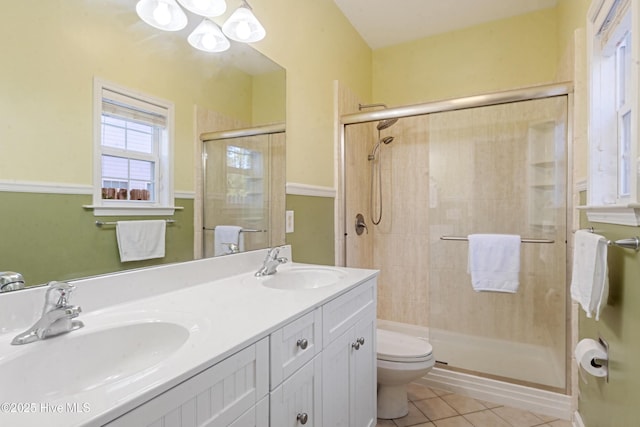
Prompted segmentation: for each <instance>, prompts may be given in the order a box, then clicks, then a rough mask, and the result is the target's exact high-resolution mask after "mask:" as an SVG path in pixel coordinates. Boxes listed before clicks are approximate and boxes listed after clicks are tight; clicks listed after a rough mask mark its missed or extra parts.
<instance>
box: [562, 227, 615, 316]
mask: <svg viewBox="0 0 640 427" xmlns="http://www.w3.org/2000/svg"><path fill="white" fill-rule="evenodd" d="M608 295H609V279H608V273H607V240H606V239H605V238H604V237H602V236H600V235H598V234H594V233H590V232H588V231H586V230H578V231H576V234H575V236H574V238H573V272H572V277H571V298H572V299H573V300H574V301H576V302H578V303H580V305H581V306H582V308H583V309H584V311H585V313H586V314H587V317H592V316H593V315H594V314H595V319H596V320H599V319H600V309H601V307H602V305H604V304H606V303H607V297H608Z"/></svg>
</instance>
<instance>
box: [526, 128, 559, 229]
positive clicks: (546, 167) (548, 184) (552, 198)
mask: <svg viewBox="0 0 640 427" xmlns="http://www.w3.org/2000/svg"><path fill="white" fill-rule="evenodd" d="M560 131H561V126H559V125H558V124H557V123H556V122H555V121H553V120H547V121H540V122H534V123H531V124H530V125H529V129H528V166H529V167H528V171H527V174H528V176H527V182H528V197H529V218H528V221H529V227H530V228H531V229H534V230H540V231H543V232H554V231H555V229H556V224H557V211H558V207H559V206H560V205H561V203H560V200H559V199H560V198H561V196H560V193H561V192H562V190H561V189H562V176H561V173H560V171H559V170H558V169H559V165H558V158H559V154H561V153H560V152H559V151H561V148H562V147H559V146H558V143H557V141H561V140H562V139H561V138H558V136H560V135H558V133H559V132H560ZM560 158H561V157H560Z"/></svg>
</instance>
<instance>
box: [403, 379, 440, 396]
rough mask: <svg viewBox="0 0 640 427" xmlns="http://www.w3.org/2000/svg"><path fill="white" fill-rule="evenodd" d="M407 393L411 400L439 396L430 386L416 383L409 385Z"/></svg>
mask: <svg viewBox="0 0 640 427" xmlns="http://www.w3.org/2000/svg"><path fill="white" fill-rule="evenodd" d="M407 394H408V395H409V400H423V399H430V398H432V397H437V394H435V393H434V392H433V391H432V390H431V389H430V388H429V387H425V386H423V385H420V384H414V383H411V384H409V385H408V386H407Z"/></svg>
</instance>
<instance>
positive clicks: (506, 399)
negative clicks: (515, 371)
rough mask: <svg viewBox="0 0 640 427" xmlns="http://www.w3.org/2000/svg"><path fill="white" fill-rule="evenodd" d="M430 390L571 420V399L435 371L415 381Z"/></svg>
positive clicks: (492, 381)
mask: <svg viewBox="0 0 640 427" xmlns="http://www.w3.org/2000/svg"><path fill="white" fill-rule="evenodd" d="M416 382H417V383H420V384H423V385H426V386H428V387H435V388H440V389H444V390H449V391H452V392H454V393H457V394H462V395H465V396H469V397H472V398H474V399H479V400H486V401H488V402H493V403H498V404H501V405H505V406H511V407H514V408H520V409H525V410H527V411H532V412H535V413H538V414H542V415H548V416H550V417H557V418H561V419H564V420H571V419H572V413H571V396H567V395H564V394H560V393H553V392H550V391H546V390H539V389H537V388H533V387H525V386H521V385H517V384H511V383H506V382H503V381H496V380H492V379H488V378H482V377H477V376H475V375H469V374H463V373H460V372H454V371H450V370H447V369H442V368H438V367H434V368H433V369H432V370H431V371H430V372H429V373H428V374H427V375H425V376H424V377H423V378H421V379H419V380H417V381H416Z"/></svg>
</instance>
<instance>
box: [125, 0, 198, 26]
mask: <svg viewBox="0 0 640 427" xmlns="http://www.w3.org/2000/svg"><path fill="white" fill-rule="evenodd" d="M136 12H137V13H138V16H139V17H140V19H142V20H143V21H144V22H146V23H147V24H149V25H151V26H152V27H155V28H158V29H159V30H164V31H180V30H182V29H183V28H184V27H186V26H187V15H186V14H185V13H184V11H183V10H182V9H181V8H180V6H178V4H177V3H176V0H140V1H139V2H138V3H137V4H136Z"/></svg>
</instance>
